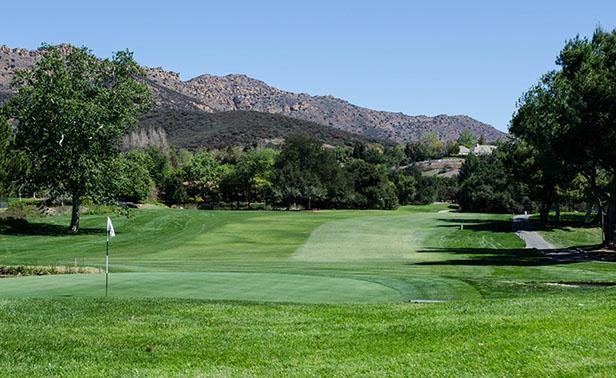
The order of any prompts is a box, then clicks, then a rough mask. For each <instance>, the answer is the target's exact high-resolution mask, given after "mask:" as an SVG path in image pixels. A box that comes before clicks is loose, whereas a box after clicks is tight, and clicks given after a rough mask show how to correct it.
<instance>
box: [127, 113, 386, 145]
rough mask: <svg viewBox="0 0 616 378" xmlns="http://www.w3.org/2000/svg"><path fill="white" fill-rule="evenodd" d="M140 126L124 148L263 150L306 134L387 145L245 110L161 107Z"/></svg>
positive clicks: (321, 138)
mask: <svg viewBox="0 0 616 378" xmlns="http://www.w3.org/2000/svg"><path fill="white" fill-rule="evenodd" d="M141 126H142V127H141V129H140V130H137V131H135V132H133V133H131V135H129V136H127V138H125V141H124V148H126V149H128V148H132V147H144V146H148V145H154V146H159V147H162V146H164V145H168V144H171V145H173V146H178V147H183V148H189V149H196V148H198V147H201V146H208V147H214V148H222V147H227V146H245V145H261V146H266V145H273V144H279V143H281V142H282V140H284V139H285V138H286V137H288V136H289V135H292V134H308V135H311V136H312V137H314V138H316V139H318V140H319V141H321V142H322V143H324V144H329V145H344V144H346V145H348V144H351V143H354V142H362V143H381V144H388V143H391V142H388V141H382V140H377V139H372V138H368V137H365V136H362V135H358V134H353V133H349V132H347V131H344V130H339V129H335V128H333V127H327V126H323V125H320V124H318V123H314V122H308V121H303V120H299V119H295V118H290V117H286V116H283V115H280V114H270V113H263V112H254V111H245V110H239V111H231V112H216V113H208V112H204V111H201V110H194V109H192V110H191V109H170V108H168V107H162V106H161V107H158V108H156V109H154V110H152V111H151V112H149V113H148V114H146V115H145V116H144V117H143V118H142V120H141Z"/></svg>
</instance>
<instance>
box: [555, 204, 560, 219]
mask: <svg viewBox="0 0 616 378" xmlns="http://www.w3.org/2000/svg"><path fill="white" fill-rule="evenodd" d="M556 223H560V201H556Z"/></svg>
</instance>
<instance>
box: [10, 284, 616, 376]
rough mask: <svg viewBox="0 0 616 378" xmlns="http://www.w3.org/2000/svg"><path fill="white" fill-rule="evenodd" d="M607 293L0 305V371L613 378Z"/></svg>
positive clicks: (611, 300)
mask: <svg viewBox="0 0 616 378" xmlns="http://www.w3.org/2000/svg"><path fill="white" fill-rule="evenodd" d="M611 294H612V295H609V296H605V293H604V291H596V290H593V289H589V290H587V291H585V292H576V293H571V294H568V295H563V294H558V295H546V296H541V297H535V296H532V297H528V298H518V299H513V300H492V301H480V302H476V301H469V302H463V303H442V304H397V305H273V304H264V305H257V304H246V303H244V304H242V303H207V302H198V301H186V300H182V301H180V300H169V299H166V300H164V299H118V298H114V299H110V300H103V299H83V298H82V299H54V300H1V301H0V366H2V371H3V375H5V376H7V375H8V376H12V375H18V376H43V375H45V376H49V375H64V376H253V375H264V376H314V375H319V376H356V375H361V376H383V375H394V376H456V377H459V376H468V377H476V376H593V375H594V376H613V374H614V370H615V369H616V358H615V357H614V348H615V345H614V340H616V328H615V327H614V326H613V324H614V321H615V320H616V316H615V315H614V307H615V306H616V300H615V298H616V297H614V295H613V290H612V292H611ZM596 296H601V297H603V298H604V299H603V300H601V301H598V300H596ZM548 309H549V310H548Z"/></svg>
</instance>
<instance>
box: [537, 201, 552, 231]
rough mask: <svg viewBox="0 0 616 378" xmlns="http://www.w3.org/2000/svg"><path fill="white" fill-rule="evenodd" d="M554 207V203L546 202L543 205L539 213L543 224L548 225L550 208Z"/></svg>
mask: <svg viewBox="0 0 616 378" xmlns="http://www.w3.org/2000/svg"><path fill="white" fill-rule="evenodd" d="M551 207H552V202H550V201H546V202H544V203H542V204H541V210H540V212H539V217H540V220H541V223H542V224H544V225H545V224H547V223H548V217H549V215H550V208H551Z"/></svg>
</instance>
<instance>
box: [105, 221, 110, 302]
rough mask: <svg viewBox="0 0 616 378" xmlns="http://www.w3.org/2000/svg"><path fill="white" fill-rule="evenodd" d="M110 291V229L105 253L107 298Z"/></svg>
mask: <svg viewBox="0 0 616 378" xmlns="http://www.w3.org/2000/svg"><path fill="white" fill-rule="evenodd" d="M107 291H109V228H107V248H106V251H105V297H106V296H107Z"/></svg>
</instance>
